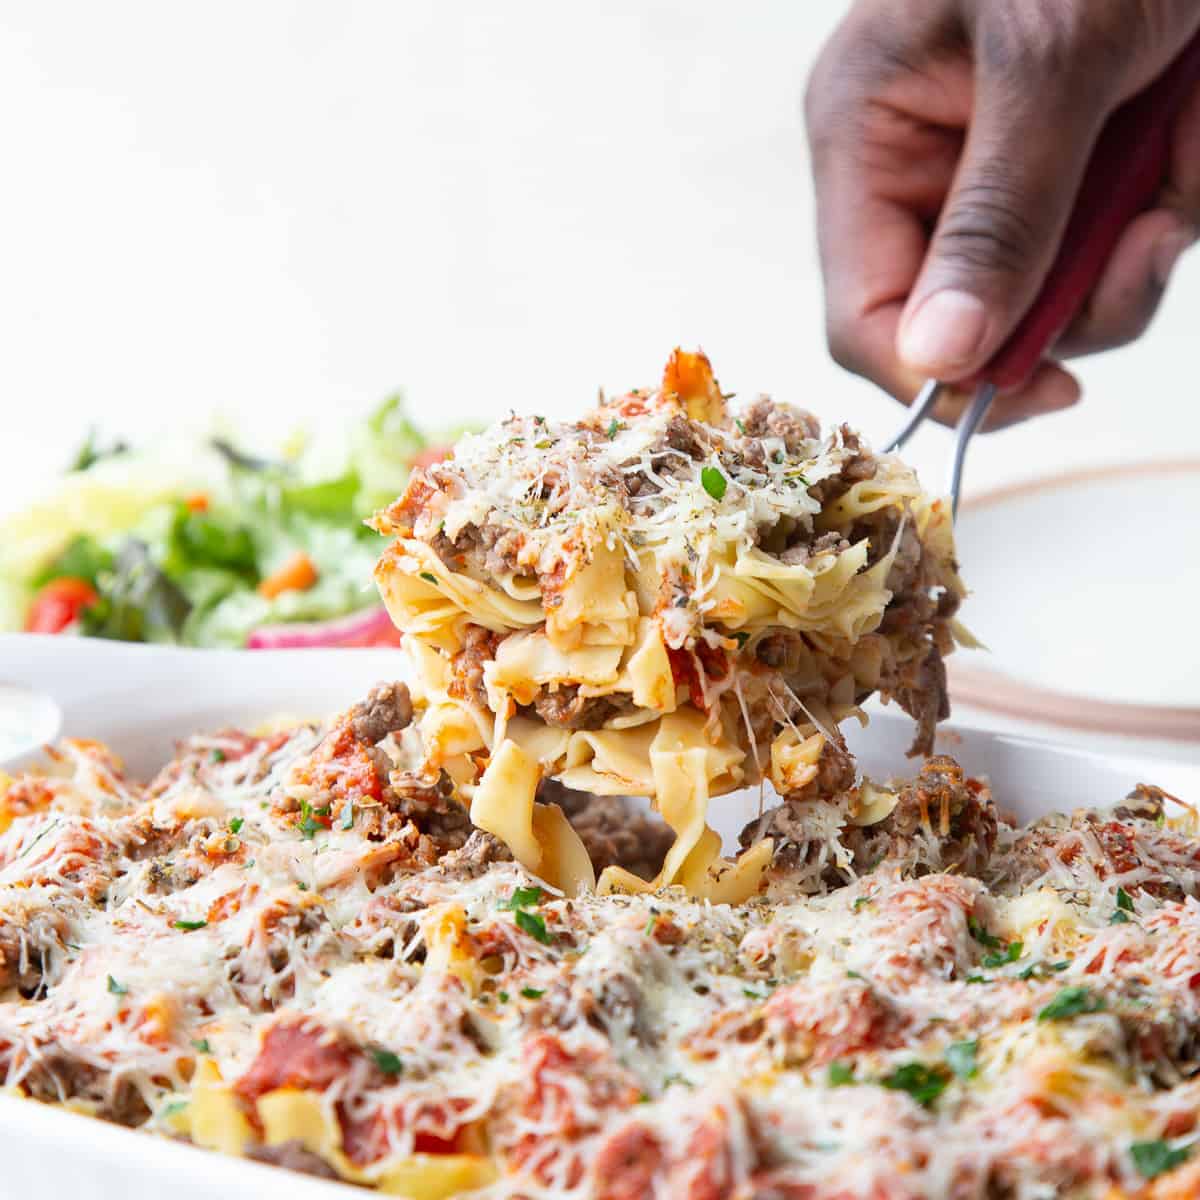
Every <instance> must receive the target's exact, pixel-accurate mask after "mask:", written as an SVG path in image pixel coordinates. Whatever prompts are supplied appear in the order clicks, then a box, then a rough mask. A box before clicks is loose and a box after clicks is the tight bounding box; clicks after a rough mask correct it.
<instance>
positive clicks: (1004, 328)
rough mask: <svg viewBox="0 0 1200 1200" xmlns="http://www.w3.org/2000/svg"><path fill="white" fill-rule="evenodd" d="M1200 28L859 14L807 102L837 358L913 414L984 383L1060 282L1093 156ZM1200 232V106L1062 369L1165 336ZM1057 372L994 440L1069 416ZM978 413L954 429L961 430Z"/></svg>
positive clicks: (1137, 9) (1131, 5) (1149, 3)
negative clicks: (949, 389)
mask: <svg viewBox="0 0 1200 1200" xmlns="http://www.w3.org/2000/svg"><path fill="white" fill-rule="evenodd" d="M1197 29H1200V8H1198V7H1197V6H1196V4H1195V3H1194V0H922V2H921V3H920V4H897V3H895V0H857V3H855V4H854V6H853V8H852V9H851V11H850V14H849V15H848V17H847V18H846V19H845V21H844V22H843V23H842V25H841V26H840V28H839V29H838V30H837V32H836V33H835V34H834V36H833V38H832V39H831V41H830V42H829V44H828V46H827V47H826V48H825V51H824V52H823V54H822V56H821V59H820V61H819V62H818V64H817V66H816V68H815V70H814V72H813V75H812V78H811V80H810V83H809V88H808V97H807V116H808V128H809V138H810V142H811V145H812V152H813V171H814V177H815V182H816V190H817V214H818V225H819V234H820V246H821V261H822V268H823V271H824V275H825V289H826V314H827V316H826V319H827V329H828V336H829V343H830V349H831V351H832V353H833V355H834V357H835V359H837V361H838V362H839V363H840V364H841V365H842V366H844V367H847V368H848V369H849V370H852V371H855V372H856V373H858V374H860V375H864V376H866V377H867V378H868V379H871V380H872V381H874V382H875V383H877V384H878V385H879V386H880V387H882V388H884V389H886V390H887V391H888V392H890V393H892V394H893V395H895V396H897V397H898V398H900V399H902V400H904V401H905V402H908V401H910V400H911V399H912V397H913V396H914V395H915V394H916V392H917V391H918V389H919V388H920V385H921V383H922V382H923V381H924V380H925V379H926V378H929V377H934V378H937V379H940V380H943V381H945V382H948V383H951V384H952V383H954V382H956V381H965V380H968V379H970V378H971V377H972V376H973V375H975V374H976V373H977V372H978V371H979V370H980V369H982V368H983V367H984V365H985V364H986V363H987V362H988V360H989V359H990V358H991V357H992V356H993V355H994V354H995V352H996V351H997V350H998V349H999V348H1000V347H1001V346H1002V345H1003V344H1004V342H1005V341H1006V340H1007V338H1008V336H1009V335H1010V334H1011V333H1012V331H1013V330H1014V329H1015V328H1016V326H1017V324H1018V322H1019V321H1020V319H1021V318H1022V316H1023V315H1024V314H1025V312H1026V311H1027V310H1028V308H1029V306H1030V305H1031V304H1032V303H1033V301H1034V300H1035V298H1036V296H1037V294H1038V292H1039V291H1040V290H1041V287H1042V285H1043V283H1044V282H1045V279H1046V277H1047V274H1048V272H1049V270H1050V267H1051V265H1052V263H1053V261H1054V258H1055V255H1056V253H1057V250H1058V246H1059V242H1060V240H1061V238H1062V235H1063V232H1064V230H1065V228H1066V225H1067V222H1068V220H1069V218H1070V216H1071V212H1072V210H1073V209H1074V206H1075V201H1076V197H1077V194H1078V190H1079V185H1080V181H1081V180H1082V177H1083V173H1084V170H1085V168H1086V167H1087V163H1088V160H1089V158H1090V156H1091V152H1092V149H1093V146H1094V144H1095V141H1096V138H1097V136H1098V134H1099V133H1100V130H1101V129H1102V128H1103V126H1104V123H1105V122H1106V121H1107V119H1108V117H1109V116H1110V115H1111V114H1112V113H1113V111H1114V110H1115V109H1116V108H1118V107H1119V106H1120V105H1121V104H1122V103H1124V101H1126V100H1128V99H1129V98H1130V97H1132V96H1134V95H1136V94H1137V93H1138V92H1140V91H1142V90H1143V89H1144V88H1146V87H1147V86H1148V85H1149V84H1150V83H1151V82H1152V81H1153V80H1154V79H1156V78H1157V77H1158V76H1159V75H1160V74H1162V72H1163V71H1164V70H1165V69H1166V68H1167V67H1168V66H1169V65H1170V63H1171V62H1172V61H1173V60H1174V58H1175V57H1176V56H1177V55H1178V54H1179V52H1180V51H1181V50H1182V49H1183V47H1184V46H1185V45H1186V44H1187V42H1188V41H1189V40H1190V39H1191V37H1192V36H1193V35H1194V34H1195V33H1196V31H1197ZM1198 226H1200V89H1197V93H1196V94H1195V95H1194V96H1193V97H1192V98H1191V100H1190V101H1189V103H1188V104H1187V106H1186V107H1185V109H1184V111H1183V113H1182V115H1181V117H1180V119H1179V121H1178V123H1177V125H1176V128H1175V132H1174V137H1173V148H1172V159H1171V167H1170V171H1169V174H1168V178H1167V180H1166V181H1165V184H1164V188H1163V191H1162V194H1161V196H1160V199H1159V202H1158V205H1157V206H1156V207H1155V208H1154V209H1153V210H1152V211H1150V212H1147V213H1145V214H1144V215H1142V216H1141V217H1139V218H1138V219H1137V220H1136V221H1134V222H1133V224H1132V225H1130V227H1129V228H1128V230H1126V232H1125V234H1124V236H1123V237H1122V239H1121V241H1120V242H1119V243H1118V245H1117V248H1116V250H1115V251H1114V252H1113V255H1112V257H1111V259H1110V261H1109V263H1108V266H1107V268H1106V269H1105V272H1104V274H1103V275H1102V277H1101V279H1100V282H1099V283H1098V284H1097V286H1096V288H1095V289H1094V291H1093V293H1092V295H1091V297H1090V299H1089V300H1088V302H1087V304H1086V305H1085V308H1084V310H1083V312H1082V313H1081V315H1080V316H1079V318H1078V319H1077V320H1076V322H1075V323H1074V324H1073V325H1072V327H1071V328H1070V329H1069V330H1068V331H1067V332H1066V334H1065V335H1064V336H1063V338H1062V339H1061V341H1060V342H1059V344H1058V345H1057V346H1056V347H1055V349H1054V355H1055V358H1056V359H1062V358H1067V357H1072V356H1076V355H1081V354H1088V353H1092V352H1095V351H1098V350H1105V349H1110V348H1112V347H1115V346H1119V345H1124V344H1125V343H1127V342H1130V341H1133V340H1134V339H1136V338H1138V337H1140V336H1141V334H1142V333H1144V332H1145V330H1146V328H1147V327H1148V326H1149V324H1150V322H1151V320H1152V318H1153V316H1154V314H1155V311H1156V310H1157V308H1158V305H1159V301H1160V300H1161V298H1162V295H1163V292H1164V290H1165V288H1166V286H1167V283H1168V280H1169V278H1170V275H1171V272H1172V269H1173V268H1174V265H1175V263H1176V261H1177V260H1178V258H1179V256H1180V255H1181V254H1182V253H1183V251H1184V250H1185V249H1187V247H1188V246H1190V245H1191V244H1192V242H1194V241H1195V240H1196V238H1197V235H1198V232H1200V231H1198ZM1078 398H1079V384H1078V382H1077V381H1076V380H1075V378H1074V376H1072V375H1071V374H1070V373H1069V372H1068V371H1067V370H1065V369H1064V368H1063V367H1062V365H1061V363H1060V362H1057V361H1055V362H1045V363H1043V364H1042V366H1041V367H1040V368H1039V369H1038V371H1037V372H1036V374H1035V375H1034V376H1033V378H1032V379H1031V380H1030V382H1029V383H1028V384H1027V385H1026V386H1025V387H1024V388H1023V389H1021V390H1020V391H1018V392H1014V393H1010V394H1006V395H1004V396H1001V397H1000V398H999V399H998V400H997V401H996V403H995V405H994V406H993V409H992V415H991V417H990V418H989V421H988V425H987V427H988V428H993V429H994V428H998V427H1001V426H1004V425H1009V424H1012V423H1014V422H1016V421H1020V420H1023V419H1025V418H1026V417H1030V416H1034V415H1036V414H1039V413H1045V412H1053V411H1056V410H1058V409H1062V408H1067V407H1069V406H1070V405H1072V404H1074V403H1075V402H1076V401H1077V400H1078ZM961 403H962V399H961V396H958V395H955V394H954V393H950V395H949V396H948V397H947V399H945V400H943V401H942V402H941V403H940V404H939V408H938V411H937V415H938V416H939V418H940V419H942V420H947V421H953V420H954V419H955V418H956V417H957V415H958V411H959V409H960V408H961Z"/></svg>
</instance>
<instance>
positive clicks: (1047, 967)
mask: <svg viewBox="0 0 1200 1200" xmlns="http://www.w3.org/2000/svg"><path fill="white" fill-rule="evenodd" d="M1070 965H1071V960H1070V959H1069V958H1067V959H1064V960H1063V961H1062V962H1055V963H1048V962H1035V963H1030V964H1029V966H1027V967H1026V968H1025V969H1024V970H1022V971H1018V972H1017V978H1018V979H1026V980H1028V979H1045V978H1046V976H1047V975H1051V974H1053V973H1054V972H1056V971H1065V970H1066V969H1067V968H1068V967H1069V966H1070Z"/></svg>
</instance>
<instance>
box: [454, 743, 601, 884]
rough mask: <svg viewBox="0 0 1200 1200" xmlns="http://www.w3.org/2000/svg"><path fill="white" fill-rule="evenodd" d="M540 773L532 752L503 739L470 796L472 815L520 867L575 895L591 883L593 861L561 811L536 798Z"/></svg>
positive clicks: (540, 767) (593, 875) (480, 826)
mask: <svg viewBox="0 0 1200 1200" xmlns="http://www.w3.org/2000/svg"><path fill="white" fill-rule="evenodd" d="M541 778H542V766H541V764H540V763H539V761H538V759H537V758H536V757H535V755H533V754H531V753H529V752H528V751H526V750H524V749H522V747H521V746H519V745H518V744H517V743H516V742H514V741H512V740H511V739H508V738H506V739H505V740H504V741H503V742H501V743H500V744H499V745H498V746H497V747H496V750H495V752H494V753H493V754H492V759H491V762H490V763H488V766H487V768H486V770H485V771H484V772H483V777H482V778H481V779H480V781H479V784H478V786H477V787H476V788H475V790H474V794H473V795H472V797H471V820H472V821H473V822H474V823H475V824H476V825H477V826H478V827H479V828H480V829H482V830H485V831H486V832H487V833H490V834H492V835H494V836H495V837H498V838H499V839H500V840H501V841H502V842H503V843H504V844H505V845H506V846H507V847H508V848H509V849H510V850H511V851H512V852H513V857H514V858H516V860H517V861H518V862H519V863H520V864H521V865H522V866H523V867H526V868H527V869H528V870H530V871H532V872H533V873H534V874H535V875H538V876H539V877H540V878H542V879H544V880H546V882H547V883H549V884H551V885H552V886H553V887H556V888H558V889H560V890H561V891H563V892H565V893H566V894H567V895H568V896H577V895H579V894H580V893H581V892H584V891H590V890H591V889H592V887H594V886H595V882H596V876H595V872H594V871H593V869H592V862H591V859H590V858H589V857H588V853H587V850H586V849H585V848H584V845H583V842H582V841H581V840H580V838H579V834H577V833H576V832H575V830H574V829H572V828H571V825H570V823H569V822H568V821H567V819H566V817H564V816H563V814H562V810H561V809H560V808H558V806H557V805H553V804H536V803H535V797H536V796H537V788H538V784H539V783H540V782H541Z"/></svg>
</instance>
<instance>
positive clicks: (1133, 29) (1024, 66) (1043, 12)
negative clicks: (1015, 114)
mask: <svg viewBox="0 0 1200 1200" xmlns="http://www.w3.org/2000/svg"><path fill="white" fill-rule="evenodd" d="M1144 8H1145V4H1144V3H1143V2H1142V0H1106V2H1105V3H1103V4H1097V3H1087V4H1047V3H1044V0H1006V2H1004V3H999V4H997V3H991V4H987V5H986V6H985V7H984V9H983V13H982V16H983V19H982V20H981V21H980V23H979V25H978V27H977V30H976V38H975V42H976V45H975V51H976V55H977V56H978V60H979V66H980V69H981V70H982V71H984V72H985V73H987V74H988V75H990V76H991V77H992V78H995V79H1000V80H1003V81H1006V82H1008V83H1009V84H1011V85H1012V86H1014V87H1017V88H1020V89H1021V92H1022V93H1023V94H1026V95H1028V94H1029V93H1030V90H1031V89H1034V90H1041V91H1043V92H1047V91H1048V92H1051V93H1057V94H1059V95H1070V96H1071V97H1073V98H1074V102H1075V103H1076V104H1080V105H1083V104H1088V103H1091V102H1092V99H1093V95H1094V94H1096V93H1100V92H1111V91H1113V90H1115V88H1116V87H1117V85H1118V81H1119V79H1120V77H1121V76H1122V75H1123V74H1124V72H1125V69H1126V66H1127V64H1128V62H1129V61H1130V57H1131V50H1132V48H1133V47H1134V46H1136V45H1138V44H1140V42H1141V40H1142V38H1143V36H1144V34H1145V28H1146V20H1145V17H1144V15H1143V10H1144Z"/></svg>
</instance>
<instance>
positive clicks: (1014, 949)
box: [982, 942, 1025, 969]
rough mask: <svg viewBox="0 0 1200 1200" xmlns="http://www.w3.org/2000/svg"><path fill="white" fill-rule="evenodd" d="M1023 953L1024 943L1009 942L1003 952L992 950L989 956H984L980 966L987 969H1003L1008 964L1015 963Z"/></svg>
mask: <svg viewBox="0 0 1200 1200" xmlns="http://www.w3.org/2000/svg"><path fill="white" fill-rule="evenodd" d="M1024 951H1025V946H1024V943H1022V942H1009V943H1008V945H1007V946H1005V947H1004V949H1003V950H994V951H992V953H991V954H985V955H984V956H983V962H982V965H983V966H985V967H987V968H989V969H990V968H992V967H1004V966H1007V965H1008V964H1009V963H1015V962H1016V961H1017V959H1018V958H1020V957H1021V955H1022V954H1023V953H1024Z"/></svg>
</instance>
